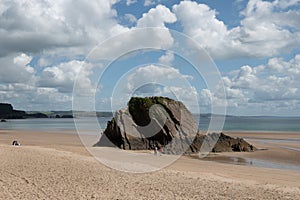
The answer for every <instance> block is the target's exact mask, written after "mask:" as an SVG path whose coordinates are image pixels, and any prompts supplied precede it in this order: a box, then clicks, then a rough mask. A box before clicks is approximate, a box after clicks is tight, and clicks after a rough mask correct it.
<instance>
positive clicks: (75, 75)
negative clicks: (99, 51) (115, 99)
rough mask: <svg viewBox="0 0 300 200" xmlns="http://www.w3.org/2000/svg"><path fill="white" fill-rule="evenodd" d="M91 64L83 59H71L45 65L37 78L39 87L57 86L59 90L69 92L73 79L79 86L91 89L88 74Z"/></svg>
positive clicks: (90, 70) (71, 88)
mask: <svg viewBox="0 0 300 200" xmlns="http://www.w3.org/2000/svg"><path fill="white" fill-rule="evenodd" d="M92 68H93V65H91V64H89V63H85V62H84V61H77V60H72V61H69V62H65V63H61V64H59V65H57V66H52V67H47V68H45V69H44V70H43V72H42V74H41V76H40V77H39V80H38V86H39V87H47V88H57V89H58V91H59V92H62V93H71V92H72V91H73V85H74V82H75V80H77V81H78V82H79V83H80V84H79V85H80V88H82V89H83V88H84V89H86V90H92V89H93V88H94V86H93V84H92V82H91V80H90V78H89V76H90V75H91V73H92Z"/></svg>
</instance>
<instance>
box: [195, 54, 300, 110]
mask: <svg viewBox="0 0 300 200" xmlns="http://www.w3.org/2000/svg"><path fill="white" fill-rule="evenodd" d="M299 61H300V56H299V55H296V56H295V57H294V58H293V59H291V60H289V61H284V60H283V59H282V58H272V59H270V60H269V61H268V63H267V64H266V65H260V66H256V67H250V66H242V67H241V68H240V69H239V70H235V71H233V72H231V73H229V75H228V76H225V77H223V84H224V87H225V88H224V89H225V92H226V95H227V97H226V98H227V103H228V106H229V108H234V112H235V113H240V112H243V113H244V114H245V113H246V114H251V113H252V114H253V109H254V110H257V111H258V110H259V111H260V112H262V113H263V112H268V113H271V114H278V113H280V112H281V111H283V110H282V109H288V110H290V112H291V111H292V110H293V109H297V108H298V107H299V106H298V104H297V103H296V102H300V90H299V85H300V73H299V72H300V64H299ZM220 89H222V88H221V87H220ZM212 101H214V102H215V103H216V102H219V103H222V102H224V99H222V98H221V97H219V96H218V93H215V94H213V93H211V92H210V91H209V90H207V89H204V90H202V92H201V94H200V102H202V103H203V104H204V105H205V106H208V105H211V103H212ZM293 106H295V107H293ZM262 108H264V109H262ZM267 108H268V109H269V110H266V109H267ZM231 111H232V109H231ZM285 112H288V111H287V110H285Z"/></svg>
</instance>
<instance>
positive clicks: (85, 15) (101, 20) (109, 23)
mask: <svg viewBox="0 0 300 200" xmlns="http://www.w3.org/2000/svg"><path fill="white" fill-rule="evenodd" d="M113 3H115V2H114V1H107V0H100V1H98V0H97V1H96V0H92V1H88V2H83V1H75V2H74V1H70V0H66V1H65V0H57V1H41V0H32V1H19V0H13V1H1V2H0V8H1V10H0V27H1V28H0V43H1V47H0V56H5V55H8V54H10V53H14V52H20V51H21V52H33V53H36V52H42V51H43V50H45V49H46V50H47V49H53V48H69V47H84V46H87V45H91V44H93V45H96V44H97V43H98V42H99V41H101V40H103V39H105V38H107V37H108V36H111V35H114V34H117V33H119V32H122V31H124V30H126V28H124V27H122V26H120V25H119V24H118V23H117V20H116V19H115V17H116V11H115V10H114V9H112V5H113ZM79 13H80V14H79Z"/></svg>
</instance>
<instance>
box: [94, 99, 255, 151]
mask: <svg viewBox="0 0 300 200" xmlns="http://www.w3.org/2000/svg"><path fill="white" fill-rule="evenodd" d="M95 146H117V147H119V148H122V149H128V150H146V149H153V148H154V147H163V151H164V153H172V154H181V153H185V152H188V153H191V152H198V151H200V150H203V149H204V150H207V149H209V151H214V152H220V151H251V150H253V149H254V148H253V147H252V146H251V145H250V144H248V143H247V142H245V141H244V140H242V139H234V138H231V137H229V136H226V135H224V134H222V133H221V134H216V133H214V134H210V135H207V136H206V135H200V134H199V133H198V126H197V123H196V122H195V119H194V117H193V115H192V114H191V113H190V112H189V111H188V109H187V108H186V107H185V106H184V104H183V103H181V102H178V101H174V100H172V99H169V98H166V97H146V98H140V97H133V98H131V99H130V101H129V102H128V107H127V108H125V109H123V110H119V111H117V112H116V113H115V116H114V117H113V119H112V120H111V121H109V122H108V123H107V128H106V130H105V131H104V133H103V135H102V137H101V139H100V141H99V142H98V143H97V144H95ZM203 147H205V148H203Z"/></svg>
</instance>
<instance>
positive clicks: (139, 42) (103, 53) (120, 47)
mask: <svg viewBox="0 0 300 200" xmlns="http://www.w3.org/2000/svg"><path fill="white" fill-rule="evenodd" d="M175 21H176V17H175V15H174V14H173V13H172V12H171V11H170V10H169V9H168V8H167V7H165V6H163V5H158V6H156V7H155V8H151V9H150V10H149V12H147V13H144V14H143V15H142V17H141V18H140V19H138V21H137V26H136V27H133V28H131V29H130V31H128V32H125V33H123V34H121V35H118V36H117V37H114V38H113V40H106V41H105V42H104V43H102V44H101V46H100V47H98V48H96V49H94V50H93V52H92V53H91V54H90V55H89V56H90V58H91V59H96V60H112V59H115V58H116V57H119V56H120V55H122V54H124V53H128V52H130V51H133V50H136V49H144V48H156V49H168V48H169V47H170V46H172V45H173V43H174V39H173V37H172V35H171V33H170V31H169V29H168V28H166V26H165V23H173V22H175Z"/></svg>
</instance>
